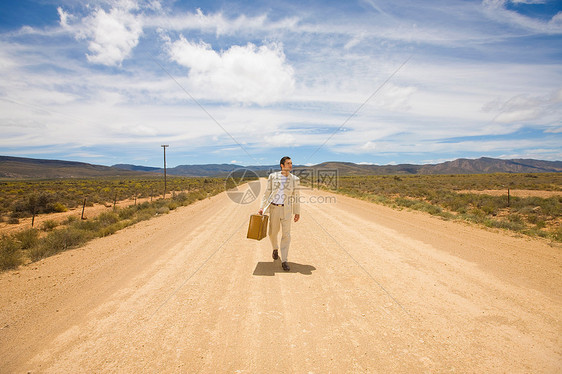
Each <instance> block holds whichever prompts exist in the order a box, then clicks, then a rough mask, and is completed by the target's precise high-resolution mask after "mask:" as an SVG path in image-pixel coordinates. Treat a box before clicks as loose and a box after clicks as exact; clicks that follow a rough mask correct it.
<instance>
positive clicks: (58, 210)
mask: <svg viewBox="0 0 562 374" xmlns="http://www.w3.org/2000/svg"><path fill="white" fill-rule="evenodd" d="M49 208H50V210H51V211H53V212H56V213H62V212H66V211H68V208H67V207H66V206H64V204H61V203H54V204H51V205H50V206H49Z"/></svg>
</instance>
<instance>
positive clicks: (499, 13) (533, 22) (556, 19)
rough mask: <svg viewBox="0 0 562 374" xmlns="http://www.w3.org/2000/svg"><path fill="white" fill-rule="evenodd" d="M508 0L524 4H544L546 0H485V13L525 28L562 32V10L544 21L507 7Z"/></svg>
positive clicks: (546, 31)
mask: <svg viewBox="0 0 562 374" xmlns="http://www.w3.org/2000/svg"><path fill="white" fill-rule="evenodd" d="M508 2H512V3H515V4H517V3H522V4H543V3H544V1H540V0H539V1H535V0H483V1H482V5H483V7H484V11H485V13H486V14H487V15H488V16H489V17H491V18H492V19H494V20H496V21H499V22H505V23H508V24H511V25H513V26H517V27H521V28H523V29H526V30H529V31H532V32H538V33H547V34H562V12H558V13H557V14H556V15H554V16H553V17H552V18H551V19H550V20H548V21H543V20H540V19H537V18H531V17H528V16H525V15H522V14H520V13H518V12H516V11H514V10H509V9H507V8H506V4H507V3H508Z"/></svg>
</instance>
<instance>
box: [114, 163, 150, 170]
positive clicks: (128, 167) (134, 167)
mask: <svg viewBox="0 0 562 374" xmlns="http://www.w3.org/2000/svg"><path fill="white" fill-rule="evenodd" d="M112 168H115V169H121V170H130V171H148V172H157V171H160V170H161V169H160V168H153V167H151V166H137V165H129V164H117V165H113V166H112Z"/></svg>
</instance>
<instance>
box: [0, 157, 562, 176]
mask: <svg viewBox="0 0 562 374" xmlns="http://www.w3.org/2000/svg"><path fill="white" fill-rule="evenodd" d="M242 168H245V169H250V170H252V171H254V172H256V173H257V174H258V175H260V176H267V175H268V173H269V172H270V171H272V170H275V171H276V170H279V166H277V165H253V166H246V167H244V166H241V165H235V164H204V165H180V166H176V167H173V168H167V169H166V172H167V174H168V175H177V176H188V177H210V176H219V177H221V176H226V175H228V174H229V173H230V172H232V171H233V170H236V169H242ZM313 168H314V169H337V170H338V174H339V175H342V176H343V175H394V174H399V175H415V174H487V173H547V172H551V173H559V172H562V161H542V160H525V159H515V160H502V159H495V158H488V157H482V158H479V159H458V160H454V161H447V162H443V163H439V164H427V165H413V164H400V165H364V164H354V163H352V162H337V161H332V162H323V163H321V164H318V165H313V166H299V165H297V166H295V170H299V169H300V170H302V169H313ZM156 174H163V169H161V168H154V167H148V166H137V165H129V164H117V165H113V166H111V167H109V166H101V165H92V164H87V163H83V162H72V161H60V160H42V159H32V158H22V157H7V156H0V178H2V179H8V178H21V179H25V178H41V179H52V178H91V177H114V176H115V177H117V176H150V175H152V176H154V175H156Z"/></svg>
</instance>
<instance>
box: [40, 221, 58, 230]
mask: <svg viewBox="0 0 562 374" xmlns="http://www.w3.org/2000/svg"><path fill="white" fill-rule="evenodd" d="M58 225H59V224H58V223H57V222H55V221H53V220H51V219H49V220H46V221H44V222H43V224H42V225H41V230H43V231H52V230H54V229H55V227H57V226H58Z"/></svg>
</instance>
